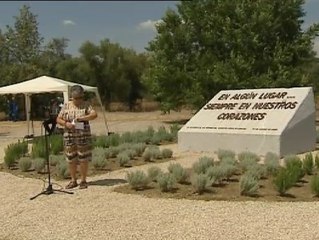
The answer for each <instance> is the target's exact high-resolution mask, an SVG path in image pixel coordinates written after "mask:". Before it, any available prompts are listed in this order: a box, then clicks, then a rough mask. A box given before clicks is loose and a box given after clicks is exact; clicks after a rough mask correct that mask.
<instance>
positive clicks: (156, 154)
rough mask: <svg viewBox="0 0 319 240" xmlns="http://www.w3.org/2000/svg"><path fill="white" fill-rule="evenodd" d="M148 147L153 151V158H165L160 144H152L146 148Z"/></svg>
mask: <svg viewBox="0 0 319 240" xmlns="http://www.w3.org/2000/svg"><path fill="white" fill-rule="evenodd" d="M147 149H148V150H149V151H150V152H151V159H162V158H163V156H162V152H161V150H160V149H159V147H158V146H154V145H151V146H149V147H147V148H146V150H147Z"/></svg>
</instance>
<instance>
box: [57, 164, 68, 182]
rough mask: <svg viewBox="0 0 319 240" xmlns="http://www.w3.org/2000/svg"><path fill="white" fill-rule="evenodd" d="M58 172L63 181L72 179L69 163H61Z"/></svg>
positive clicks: (58, 165)
mask: <svg viewBox="0 0 319 240" xmlns="http://www.w3.org/2000/svg"><path fill="white" fill-rule="evenodd" d="M56 170H57V175H58V177H60V178H62V179H68V178H69V177H70V172H69V168H68V163H67V162H66V161H60V162H59V163H58V164H57V167H56Z"/></svg>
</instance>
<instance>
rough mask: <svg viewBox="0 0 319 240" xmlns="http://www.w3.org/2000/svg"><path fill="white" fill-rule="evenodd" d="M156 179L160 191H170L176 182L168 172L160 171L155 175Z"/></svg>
mask: <svg viewBox="0 0 319 240" xmlns="http://www.w3.org/2000/svg"><path fill="white" fill-rule="evenodd" d="M156 180H157V183H158V186H159V188H160V189H161V191H162V192H169V191H172V190H173V187H174V185H175V183H176V179H175V177H174V176H173V175H172V174H170V173H161V174H159V175H158V176H157V178H156Z"/></svg>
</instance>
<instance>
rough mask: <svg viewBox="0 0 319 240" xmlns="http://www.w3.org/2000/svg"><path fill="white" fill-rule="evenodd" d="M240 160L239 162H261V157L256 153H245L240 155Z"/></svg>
mask: <svg viewBox="0 0 319 240" xmlns="http://www.w3.org/2000/svg"><path fill="white" fill-rule="evenodd" d="M248 159H249V160H248ZM238 160H239V162H243V161H245V160H248V161H252V160H253V161H254V162H259V160H260V157H259V156H258V155H257V154H256V153H253V152H249V151H244V152H241V153H239V154H238Z"/></svg>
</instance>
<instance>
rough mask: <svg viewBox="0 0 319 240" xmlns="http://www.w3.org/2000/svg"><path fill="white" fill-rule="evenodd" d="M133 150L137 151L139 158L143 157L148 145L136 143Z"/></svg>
mask: <svg viewBox="0 0 319 240" xmlns="http://www.w3.org/2000/svg"><path fill="white" fill-rule="evenodd" d="M132 148H133V149H134V150H135V152H136V154H137V156H139V157H140V156H142V154H143V152H144V150H145V148H146V144H145V143H136V144H134V145H133V146H132Z"/></svg>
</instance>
